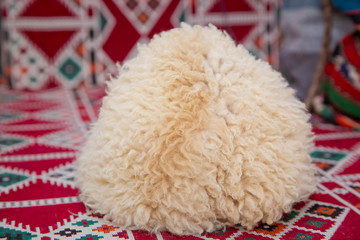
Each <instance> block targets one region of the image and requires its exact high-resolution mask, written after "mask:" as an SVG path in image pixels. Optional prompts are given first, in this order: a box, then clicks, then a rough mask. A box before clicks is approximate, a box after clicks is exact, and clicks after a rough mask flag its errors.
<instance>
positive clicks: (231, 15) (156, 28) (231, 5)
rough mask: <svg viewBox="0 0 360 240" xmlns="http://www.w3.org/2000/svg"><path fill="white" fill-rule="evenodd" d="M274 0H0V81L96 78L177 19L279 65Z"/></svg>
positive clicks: (96, 81)
mask: <svg viewBox="0 0 360 240" xmlns="http://www.w3.org/2000/svg"><path fill="white" fill-rule="evenodd" d="M279 3H280V0H258V1H254V0H236V1H233V0H221V1H219V0H87V1H81V0H16V1H14V0H1V4H0V10H1V11H0V15H1V16H2V28H0V30H1V31H2V33H1V35H2V36H3V37H2V38H1V41H0V48H1V51H0V54H1V55H2V56H1V58H0V59H1V60H2V61H1V60H0V64H2V66H1V68H2V69H1V70H2V71H1V70H0V73H1V72H2V73H3V77H2V78H1V77H0V84H1V83H4V84H6V85H9V86H11V87H12V88H14V89H32V90H38V89H44V88H47V87H49V86H62V87H65V88H76V87H78V86H79V85H81V84H85V85H87V86H89V85H101V84H103V83H104V82H105V80H106V79H107V78H108V74H109V73H115V72H116V71H117V69H116V65H115V63H116V62H121V63H122V62H123V61H124V60H126V59H128V58H131V57H132V56H134V54H136V46H137V43H144V42H147V41H148V40H149V39H150V38H151V37H152V36H153V35H154V34H156V33H159V32H161V31H164V30H168V29H171V28H173V27H178V26H179V25H180V22H183V21H185V22H188V23H190V24H202V25H207V24H208V23H212V24H214V25H216V26H217V27H219V28H221V29H223V30H226V31H227V32H228V33H229V34H230V35H231V37H232V38H233V39H234V40H235V41H236V42H237V43H240V42H241V43H242V44H244V45H245V46H246V48H248V49H249V51H251V52H252V53H253V54H254V55H256V56H258V57H260V58H262V59H264V60H267V61H268V62H271V63H272V64H273V65H274V66H275V67H276V66H278V58H279V56H278V55H279V46H278V45H279V44H278V36H279V27H278V26H279V23H278V15H279V14H278V9H279Z"/></svg>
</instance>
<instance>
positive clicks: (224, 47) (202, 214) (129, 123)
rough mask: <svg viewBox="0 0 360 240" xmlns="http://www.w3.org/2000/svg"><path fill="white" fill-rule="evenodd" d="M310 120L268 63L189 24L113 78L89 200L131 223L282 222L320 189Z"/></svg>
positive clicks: (94, 140)
mask: <svg viewBox="0 0 360 240" xmlns="http://www.w3.org/2000/svg"><path fill="white" fill-rule="evenodd" d="M308 120H309V114H308V113H306V110H305V106H304V104H303V103H301V102H300V101H299V100H297V99H296V98H295V97H294V90H292V89H291V88H289V87H288V84H287V82H286V81H285V80H284V79H283V77H282V76H281V74H280V73H278V72H277V71H275V70H273V69H272V68H271V66H270V65H269V64H268V63H266V62H264V61H262V60H259V59H256V58H255V57H254V56H252V55H251V54H249V52H248V51H247V50H246V49H245V48H244V47H243V46H242V45H236V44H235V43H234V41H233V40H232V39H231V38H230V37H229V35H227V34H226V33H224V32H222V31H220V30H218V29H217V28H216V27H214V26H211V25H210V26H206V27H201V26H190V25H187V24H182V25H181V27H179V28H175V29H172V30H169V31H166V32H162V33H161V34H159V35H156V36H154V38H153V39H152V40H151V41H150V43H149V44H145V45H140V46H139V47H138V55H137V56H136V57H135V58H133V59H131V60H128V61H127V62H125V63H124V64H123V65H122V66H121V67H119V75H118V76H117V77H114V78H112V79H111V80H110V81H109V83H108V91H107V96H105V97H104V99H103V105H102V108H101V110H100V114H99V118H98V121H97V122H96V123H94V125H93V126H92V128H91V130H90V132H89V136H88V139H87V141H86V143H85V145H84V147H83V149H82V152H81V155H80V157H79V158H78V164H79V166H78V168H79V169H78V175H77V184H78V186H79V189H80V191H81V195H80V197H81V199H82V201H84V203H85V204H86V205H87V206H88V207H89V208H91V209H92V210H93V211H94V212H96V213H99V214H102V215H104V217H105V219H106V220H109V221H111V222H112V223H113V224H116V225H119V226H122V227H125V228H128V229H141V230H147V231H150V232H159V231H170V232H172V233H174V234H178V235H190V234H194V235H199V234H201V233H202V232H203V231H214V230H216V229H219V228H222V227H224V226H233V225H237V224H240V225H242V226H244V227H245V228H248V229H251V228H253V227H254V226H256V225H257V224H259V223H260V222H264V223H267V224H272V223H273V222H274V221H277V220H279V219H280V218H281V216H282V214H283V213H284V212H289V211H290V210H291V207H292V205H293V204H294V203H295V202H297V201H301V200H304V199H306V198H307V197H308V196H309V195H310V194H311V193H312V192H313V191H314V190H315V187H316V178H315V170H314V167H313V166H312V164H311V158H310V156H309V151H310V149H311V147H312V144H313V134H312V133H311V125H310V124H309V122H308Z"/></svg>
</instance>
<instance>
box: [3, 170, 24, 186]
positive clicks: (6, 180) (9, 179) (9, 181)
mask: <svg viewBox="0 0 360 240" xmlns="http://www.w3.org/2000/svg"><path fill="white" fill-rule="evenodd" d="M27 178H28V177H27V176H24V175H20V174H14V173H8V172H5V173H0V186H2V187H7V186H10V185H13V184H16V183H18V182H21V181H24V180H25V179H27Z"/></svg>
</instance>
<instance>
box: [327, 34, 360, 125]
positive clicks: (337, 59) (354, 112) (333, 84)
mask: <svg viewBox="0 0 360 240" xmlns="http://www.w3.org/2000/svg"><path fill="white" fill-rule="evenodd" d="M359 44H360V32H359V31H355V32H354V33H352V34H349V35H347V36H346V37H345V38H344V39H343V40H342V41H341V42H340V43H339V44H338V45H337V47H336V49H335V51H334V53H333V56H332V58H331V61H329V62H328V63H327V65H326V67H325V72H326V74H327V75H328V76H329V77H328V80H327V81H326V82H325V87H324V89H325V93H326V94H327V97H328V99H329V101H330V102H331V104H332V105H333V106H334V107H335V108H336V109H338V110H340V111H341V112H343V113H345V114H347V115H348V116H350V117H352V118H354V119H360V74H359V73H360V54H359Z"/></svg>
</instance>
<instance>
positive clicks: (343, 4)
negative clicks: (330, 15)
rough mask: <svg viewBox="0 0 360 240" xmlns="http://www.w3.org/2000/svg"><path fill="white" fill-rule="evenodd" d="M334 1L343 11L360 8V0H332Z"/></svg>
mask: <svg viewBox="0 0 360 240" xmlns="http://www.w3.org/2000/svg"><path fill="white" fill-rule="evenodd" d="M332 2H333V4H334V6H336V7H338V8H340V10H341V11H343V12H349V11H354V10H360V0H346V1H344V0H332Z"/></svg>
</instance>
